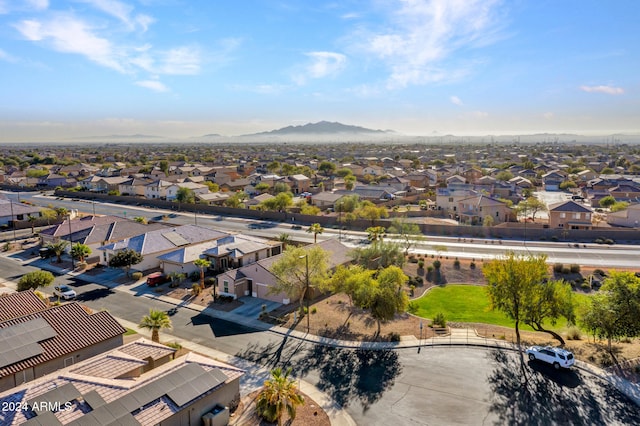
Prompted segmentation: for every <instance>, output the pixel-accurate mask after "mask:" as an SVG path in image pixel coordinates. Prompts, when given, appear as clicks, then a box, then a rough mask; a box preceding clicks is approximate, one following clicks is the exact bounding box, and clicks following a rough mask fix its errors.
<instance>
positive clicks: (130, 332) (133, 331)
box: [124, 327, 138, 336]
mask: <svg viewBox="0 0 640 426" xmlns="http://www.w3.org/2000/svg"><path fill="white" fill-rule="evenodd" d="M125 328H126V329H127V332H126V333H124V335H125V336H130V335H132V334H138V332H137V331H135V330H133V329H131V328H127V327H125Z"/></svg>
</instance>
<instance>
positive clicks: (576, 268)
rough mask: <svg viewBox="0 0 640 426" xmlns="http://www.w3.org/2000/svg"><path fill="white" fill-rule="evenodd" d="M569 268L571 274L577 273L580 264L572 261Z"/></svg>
mask: <svg viewBox="0 0 640 426" xmlns="http://www.w3.org/2000/svg"><path fill="white" fill-rule="evenodd" d="M570 269H571V273H572V274H577V273H578V272H580V265H576V264H575V263H574V264H572V265H571V266H570Z"/></svg>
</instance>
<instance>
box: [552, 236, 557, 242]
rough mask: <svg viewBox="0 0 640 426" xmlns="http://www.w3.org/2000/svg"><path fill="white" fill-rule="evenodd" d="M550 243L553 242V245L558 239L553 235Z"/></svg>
mask: <svg viewBox="0 0 640 426" xmlns="http://www.w3.org/2000/svg"><path fill="white" fill-rule="evenodd" d="M551 241H553V242H554V243H555V242H557V241H558V237H556V236H555V235H554V236H553V237H551Z"/></svg>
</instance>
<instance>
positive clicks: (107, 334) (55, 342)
mask: <svg viewBox="0 0 640 426" xmlns="http://www.w3.org/2000/svg"><path fill="white" fill-rule="evenodd" d="M125 331H126V330H125V329H124V328H123V327H122V326H121V325H120V324H119V323H118V322H117V321H116V320H115V319H114V318H113V317H112V316H111V315H110V314H109V313H108V312H106V311H101V312H95V313H92V314H90V313H88V312H87V311H86V310H85V309H84V308H83V307H82V306H81V305H80V304H79V303H77V302H71V303H64V304H62V305H58V306H51V307H48V306H47V305H46V304H45V303H44V302H43V301H41V300H40V299H39V298H38V296H36V295H35V293H34V292H32V291H23V292H18V293H10V294H6V295H3V296H1V297H0V391H3V390H7V389H11V388H13V387H15V386H18V385H20V384H22V383H25V382H29V381H32V380H34V379H37V378H39V377H42V376H45V375H47V374H49V373H51V372H53V371H55V370H58V369H60V368H64V367H67V366H70V365H73V364H75V363H77V362H79V361H83V360H85V359H87V358H90V357H92V356H95V355H97V354H99V353H102V352H104V351H107V350H110V349H112V348H115V347H117V346H120V345H122V335H123V333H125ZM0 424H4V423H2V422H1V421H0Z"/></svg>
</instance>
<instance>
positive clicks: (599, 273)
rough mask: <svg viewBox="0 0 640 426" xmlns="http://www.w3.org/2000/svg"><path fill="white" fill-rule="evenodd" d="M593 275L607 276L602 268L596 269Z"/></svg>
mask: <svg viewBox="0 0 640 426" xmlns="http://www.w3.org/2000/svg"><path fill="white" fill-rule="evenodd" d="M593 275H600V276H601V277H606V276H607V274H605V272H604V271H603V270H602V269H594V270H593Z"/></svg>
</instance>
